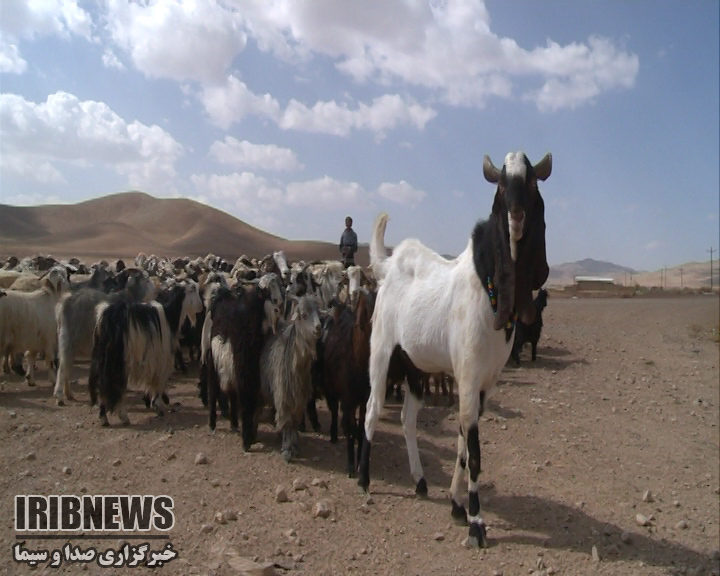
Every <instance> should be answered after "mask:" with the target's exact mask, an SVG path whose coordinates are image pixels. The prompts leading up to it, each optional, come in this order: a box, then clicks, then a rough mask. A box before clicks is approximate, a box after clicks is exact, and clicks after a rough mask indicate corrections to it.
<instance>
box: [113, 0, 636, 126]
mask: <svg viewBox="0 0 720 576" xmlns="http://www.w3.org/2000/svg"><path fill="white" fill-rule="evenodd" d="M107 6H108V8H107V20H108V30H109V32H110V36H111V39H112V40H113V41H114V42H115V44H116V45H117V46H119V47H120V48H121V49H122V50H124V51H126V52H127V53H128V54H129V55H130V57H131V59H132V61H133V62H134V64H135V66H136V67H137V68H138V69H139V70H140V71H142V72H143V73H144V74H146V75H147V76H150V77H162V78H170V79H173V80H178V81H187V80H194V81H197V82H200V83H201V84H202V86H203V89H202V91H201V99H202V101H203V103H204V104H205V108H206V111H207V113H208V115H209V116H210V118H211V120H212V121H213V123H215V124H216V125H218V126H220V127H221V128H224V129H226V128H227V127H228V126H230V124H232V123H233V122H238V121H240V120H242V118H244V117H245V116H246V115H248V114H253V115H258V116H262V117H266V118H269V119H271V120H273V121H276V122H281V125H282V126H284V127H286V128H288V129H290V128H292V129H301V130H305V131H311V132H321V133H329V134H342V135H345V134H347V133H348V132H349V131H350V130H351V129H358V128H357V126H358V124H360V125H362V127H363V128H362V129H368V130H373V131H375V132H376V134H378V135H379V136H380V137H382V132H383V130H385V129H386V127H387V128H393V127H395V126H397V124H398V123H401V122H403V123H404V122H409V123H411V124H414V125H415V126H416V127H418V128H419V129H421V128H422V126H424V124H425V123H427V122H428V121H429V119H431V118H432V117H433V116H434V114H435V113H434V112H433V111H432V110H430V109H429V108H427V107H421V106H419V105H415V106H416V108H412V107H410V105H409V104H407V103H406V102H405V100H404V99H400V97H398V96H384V97H383V98H386V99H387V98H397V99H400V100H401V102H400V103H399V105H400V106H401V108H402V110H398V109H395V110H394V113H395V115H394V116H393V118H394V119H389V118H384V117H383V116H382V114H381V115H380V117H374V116H373V115H372V114H370V113H369V112H367V111H365V110H363V109H362V108H360V107H359V108H358V109H357V110H350V109H348V108H347V107H346V106H345V105H343V104H339V103H336V102H334V101H322V100H320V101H318V102H317V103H316V104H310V103H307V102H305V103H303V102H299V101H296V100H294V101H291V102H290V104H289V105H288V106H287V109H286V111H285V113H284V114H283V117H282V119H279V118H278V113H279V105H278V103H277V100H276V99H275V98H274V97H273V96H272V95H270V94H265V95H264V96H256V95H255V92H257V90H255V89H254V88H252V87H250V88H249V87H248V86H247V85H246V83H245V82H244V81H242V80H240V79H239V78H238V74H237V73H236V72H234V71H233V70H232V67H233V65H234V64H236V62H235V60H236V58H237V57H238V56H239V55H240V54H241V53H242V52H243V51H244V49H245V46H246V44H247V40H248V38H253V39H254V40H255V42H257V46H258V47H259V48H260V50H262V51H265V52H269V53H271V54H272V55H274V56H275V57H276V58H278V59H280V60H282V61H283V62H286V63H288V64H289V65H290V66H295V67H296V68H298V69H302V68H303V67H305V66H307V65H310V64H312V63H314V62H319V61H321V60H328V59H329V61H330V62H333V63H334V64H335V66H336V68H337V70H338V71H339V72H340V73H342V74H344V75H346V76H348V77H349V78H351V79H352V80H354V81H355V82H357V83H363V84H370V83H372V84H376V85H379V86H390V85H393V84H397V83H403V84H406V85H408V86H410V87H416V88H422V89H424V90H426V91H427V92H428V96H430V97H431V98H432V99H438V98H439V99H440V100H442V101H444V102H445V103H447V104H450V105H452V106H476V107H482V106H484V105H485V103H486V102H487V100H488V98H491V97H492V98H503V99H508V98H514V97H519V98H523V99H525V100H528V101H532V102H535V104H536V105H537V107H538V108H539V109H540V110H542V111H553V110H558V109H561V108H574V107H577V106H580V105H582V104H584V103H586V102H592V101H593V100H594V99H595V98H596V97H597V96H598V95H599V94H601V93H602V92H604V91H607V90H611V89H615V88H630V87H632V86H633V84H634V81H635V77H636V76H637V72H638V68H639V64H638V62H639V61H638V57H637V55H635V54H632V53H629V52H627V51H626V50H624V49H623V48H621V47H618V46H616V45H615V44H614V43H613V42H612V41H611V40H610V39H607V38H601V37H596V36H592V37H590V38H588V40H587V42H585V43H578V42H573V43H570V44H567V45H564V46H563V45H560V44H558V43H557V42H555V41H553V40H550V39H548V41H547V43H546V45H545V46H538V47H534V48H530V49H526V48H522V47H521V46H519V45H518V43H517V42H516V41H515V40H513V39H512V38H505V37H500V36H498V35H497V34H496V33H494V32H493V31H492V29H491V26H490V15H489V13H488V11H487V8H486V6H485V3H484V2H483V1H482V0H446V1H443V2H440V1H437V2H428V3H409V2H406V1H405V0H367V1H365V2H342V3H338V2H337V1H336V0H315V1H313V2H288V0H267V1H266V2H252V1H250V0H226V1H225V2H223V3H216V2H199V1H193V0H157V1H156V2H153V3H148V4H140V3H128V2H127V1H126V0H109V2H108V4H107ZM378 14H381V15H382V16H380V17H379V16H378ZM318 56H319V57H320V58H318ZM241 64H242V62H240V63H239V65H241ZM517 80H522V81H523V86H525V87H524V88H523V89H522V90H523V92H522V93H516V91H518V90H519V89H518V88H517V87H516V86H515V82H516V81H517ZM528 83H530V85H532V84H533V83H534V84H535V87H531V88H527V87H526V86H527V85H528ZM368 108H370V109H372V110H373V111H375V112H380V111H388V110H390V109H391V107H390V106H389V103H388V102H385V103H383V105H382V106H379V107H378V106H377V105H376V104H375V103H374V104H373V105H371V106H369V107H368ZM399 114H400V116H398V115H399ZM400 118H403V119H402V120H401V119H400ZM331 121H334V122H337V124H334V125H333V126H331V125H330V122H331Z"/></svg>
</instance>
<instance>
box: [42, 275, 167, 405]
mask: <svg viewBox="0 0 720 576" xmlns="http://www.w3.org/2000/svg"><path fill="white" fill-rule="evenodd" d="M98 270H102V269H101V268H96V270H95V272H93V276H95V273H97V271H98ZM99 277H104V276H99ZM115 280H116V286H117V287H118V291H117V292H113V293H110V294H108V293H106V292H105V291H104V290H97V289H95V288H82V289H80V290H77V291H74V292H71V293H69V294H67V295H66V296H65V297H64V298H63V299H62V300H61V301H60V303H59V304H58V306H57V309H56V312H55V315H54V316H55V317H56V318H57V337H58V361H59V363H58V373H57V379H56V381H55V389H54V391H53V395H54V396H55V400H56V402H57V405H58V406H63V405H64V404H65V399H67V400H72V399H73V395H72V391H71V388H70V374H71V373H72V367H73V364H74V362H75V359H76V358H89V357H90V356H91V354H92V349H93V333H94V331H95V324H96V320H97V317H96V314H95V308H96V307H97V306H98V305H99V304H102V303H104V302H110V303H112V302H116V301H118V300H127V301H128V302H143V301H144V302H149V301H150V300H152V299H153V298H155V296H156V289H155V285H154V284H153V283H152V282H151V281H150V277H149V276H148V273H147V272H145V271H144V270H141V269H139V268H125V269H124V270H123V271H122V272H121V273H120V274H118V275H117V276H116V277H115ZM101 285H104V286H107V285H105V284H103V283H101Z"/></svg>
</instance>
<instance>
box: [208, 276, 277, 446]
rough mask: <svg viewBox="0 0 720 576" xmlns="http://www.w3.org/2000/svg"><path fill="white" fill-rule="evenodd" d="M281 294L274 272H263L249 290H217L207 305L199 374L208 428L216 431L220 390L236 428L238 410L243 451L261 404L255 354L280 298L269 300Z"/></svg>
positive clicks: (254, 429) (252, 438)
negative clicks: (208, 320) (207, 410)
mask: <svg viewBox="0 0 720 576" xmlns="http://www.w3.org/2000/svg"><path fill="white" fill-rule="evenodd" d="M281 298H282V293H281V289H280V283H279V280H278V279H277V276H275V275H274V274H268V275H267V276H265V277H264V278H263V279H261V283H258V284H257V285H255V286H250V287H249V288H248V289H245V288H244V287H242V286H240V287H236V288H235V289H233V290H230V289H227V288H219V289H218V290H217V292H216V293H215V296H214V297H213V299H212V302H211V304H210V316H209V317H211V318H212V328H211V332H210V345H209V347H208V350H206V356H205V358H206V363H207V366H206V368H205V370H203V372H202V378H203V379H204V384H203V386H205V387H206V388H207V395H208V405H209V407H210V422H209V424H210V430H212V431H214V430H215V425H216V422H217V414H216V411H215V410H216V405H217V401H218V393H219V391H220V390H222V391H223V392H224V393H225V394H226V395H227V397H228V401H229V408H230V425H231V427H232V429H233V430H237V429H238V408H239V409H240V413H241V417H242V439H243V448H244V449H245V450H246V451H247V450H250V446H251V445H252V444H253V443H254V442H255V439H256V437H257V424H258V421H257V417H258V416H259V412H260V411H261V410H262V406H263V402H262V395H261V392H260V354H261V353H262V350H263V346H264V344H265V342H266V340H267V333H268V332H269V331H270V330H271V329H272V330H275V329H276V326H277V319H278V318H277V316H278V314H277V308H278V307H279V302H278V303H277V304H274V302H273V300H278V299H281ZM201 390H202V386H201Z"/></svg>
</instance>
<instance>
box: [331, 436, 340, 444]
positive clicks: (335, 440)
mask: <svg viewBox="0 0 720 576" xmlns="http://www.w3.org/2000/svg"><path fill="white" fill-rule="evenodd" d="M330 442H331V443H332V444H337V442H338V437H337V436H330Z"/></svg>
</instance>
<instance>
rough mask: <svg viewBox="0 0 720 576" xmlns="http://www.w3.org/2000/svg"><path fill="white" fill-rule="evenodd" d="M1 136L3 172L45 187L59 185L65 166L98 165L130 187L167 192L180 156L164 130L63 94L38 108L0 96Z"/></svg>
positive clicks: (14, 97) (52, 96)
mask: <svg viewBox="0 0 720 576" xmlns="http://www.w3.org/2000/svg"><path fill="white" fill-rule="evenodd" d="M0 132H2V134H3V138H2V140H1V141H0V152H2V155H1V162H2V163H1V166H0V167H1V169H2V172H4V173H7V174H14V175H16V176H17V175H20V176H24V177H26V178H28V179H34V180H36V181H39V182H44V183H52V182H58V181H62V174H61V170H62V167H63V166H64V165H76V166H95V165H101V166H106V167H110V168H113V169H114V170H116V171H117V172H118V173H120V174H123V175H125V176H127V178H128V183H129V185H130V186H131V187H134V188H141V189H144V190H148V191H155V190H159V191H169V190H170V189H171V188H172V186H173V184H172V180H173V178H174V177H175V162H176V161H177V159H178V158H179V157H180V156H181V155H182V154H183V148H182V146H181V145H180V144H179V143H178V142H176V141H175V140H174V139H173V138H172V136H170V134H168V133H167V132H165V131H164V130H163V129H162V128H160V127H158V126H155V125H153V126H147V125H145V124H142V123H140V122H138V121H134V122H127V121H125V120H124V119H123V118H121V117H120V116H118V115H117V114H116V113H115V112H113V111H112V110H111V109H110V108H109V107H108V106H107V104H105V103H103V102H96V101H93V100H85V101H81V100H79V99H78V98H77V97H76V96H74V95H72V94H68V93H67V92H57V93H55V94H50V95H49V96H48V98H47V100H46V101H45V102H41V103H35V102H31V101H28V100H26V99H25V98H23V97H22V96H19V95H17V94H1V95H0ZM34 170H38V171H37V172H34Z"/></svg>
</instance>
